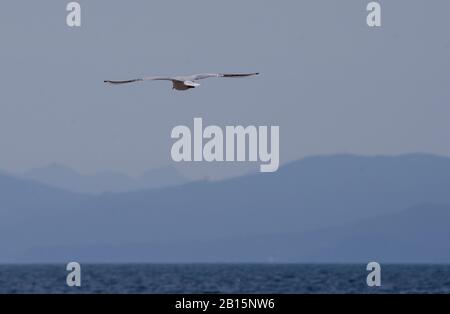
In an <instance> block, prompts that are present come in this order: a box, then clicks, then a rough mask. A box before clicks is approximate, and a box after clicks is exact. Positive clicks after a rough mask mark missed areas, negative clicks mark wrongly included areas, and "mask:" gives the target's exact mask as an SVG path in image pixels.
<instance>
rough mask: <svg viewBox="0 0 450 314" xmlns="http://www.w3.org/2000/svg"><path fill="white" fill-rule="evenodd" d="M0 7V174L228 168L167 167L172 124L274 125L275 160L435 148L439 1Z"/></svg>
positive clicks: (449, 130) (446, 123) (442, 66)
mask: <svg viewBox="0 0 450 314" xmlns="http://www.w3.org/2000/svg"><path fill="white" fill-rule="evenodd" d="M68 2H69V1H61V0H53V1H51V0H46V1H22V0H5V1H2V3H1V10H0V73H1V75H0V86H1V90H0V169H3V170H6V171H10V172H21V171H24V170H25V169H29V168H33V167H39V166H43V165H46V164H48V163H51V162H59V163H63V164H66V165H68V166H71V167H73V168H75V169H77V170H78V171H80V172H83V173H90V172H96V171H102V170H113V171H119V172H124V173H128V174H131V175H137V174H140V173H142V172H143V171H144V170H147V169H151V168H157V167H161V166H167V165H173V166H177V167H178V168H179V169H180V170H182V171H183V172H184V173H185V174H188V175H190V176H194V177H203V176H210V177H222V176H225V175H236V174H239V173H240V172H241V171H248V170H249V169H252V168H255V169H256V166H257V164H254V165H252V166H248V165H246V166H244V167H242V166H239V165H237V164H228V165H224V164H217V163H215V164H211V165H206V164H200V165H194V164H191V163H188V164H175V163H173V162H172V161H171V159H170V147H171V145H172V143H173V140H171V139H170V132H171V129H172V128H173V127H174V126H176V125H179V124H187V125H192V122H193V118H194V117H202V118H203V120H204V124H215V125H238V124H242V125H279V126H280V136H281V140H280V148H281V152H280V155H281V162H282V163H286V162H288V161H290V160H294V159H298V158H301V157H303V156H307V155H312V154H324V153H326V154H329V153H342V152H347V153H358V154H399V153H405V152H429V153H437V154H442V155H447V156H450V84H449V83H450V57H449V56H450V32H449V30H450V24H449V19H448V14H449V13H448V12H450V2H449V1H448V0H441V1H439V0H435V1H425V0H421V1H412V0H402V1H400V0H397V1H381V3H382V10H383V11H382V14H383V15H382V23H383V25H382V27H381V29H370V28H369V27H368V26H367V25H366V11H365V6H366V4H367V3H368V2H369V1H364V0H363V1H362V0H352V1H350V0H348V1H334V0H326V1H318V0H310V1H299V0H292V1H286V0H285V1H261V0H252V1H250V0H247V1H237V0H236V1H209V0H203V1H197V0H191V1H167V0H164V1H163V0H161V1H153V0H152V1H147V0H142V1H137V0H136V1H111V0H95V1H86V0H83V1H79V2H80V3H81V5H82V27H81V28H79V29H72V28H69V27H68V26H67V25H66V14H67V12H66V11H65V6H66V4H67V3H68ZM246 71H251V72H253V71H259V72H261V76H259V77H256V78H250V79H245V80H232V79H229V80H226V79H223V80H221V81H220V80H206V81H203V82H202V86H201V87H200V88H198V89H195V90H191V91H188V92H176V91H172V90H171V86H170V83H167V82H152V83H146V84H136V85H128V86H106V85H104V83H103V80H104V79H128V78H134V77H140V76H149V75H175V74H190V73H198V72H246Z"/></svg>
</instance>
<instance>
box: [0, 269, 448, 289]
mask: <svg viewBox="0 0 450 314" xmlns="http://www.w3.org/2000/svg"><path fill="white" fill-rule="evenodd" d="M381 267H382V268H381V284H382V286H381V287H373V288H369V287H367V285H366V276H367V274H368V273H369V272H368V271H366V265H362V264H354V265H342V264H338V265H318V264H311V265H309V264H283V265H281V264H261V265H260V264H225V265H222V264H166V265H162V264H161V265H160V264H142V265H141V264H123V265H122V264H117V265H107V264H105V265H94V264H82V265H81V285H82V286H81V287H72V288H69V287H67V285H66V276H67V274H68V273H69V272H68V271H66V269H65V265H62V264H61V265H0V293H450V265H382V266H381Z"/></svg>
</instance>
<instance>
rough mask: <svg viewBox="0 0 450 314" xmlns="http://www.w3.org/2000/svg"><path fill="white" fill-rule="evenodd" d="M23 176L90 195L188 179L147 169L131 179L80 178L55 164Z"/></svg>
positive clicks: (172, 172) (170, 171) (109, 176)
mask: <svg viewBox="0 0 450 314" xmlns="http://www.w3.org/2000/svg"><path fill="white" fill-rule="evenodd" d="M23 177H24V178H25V179H32V180H35V181H37V182H41V183H44V184H47V185H50V186H53V187H57V188H62V189H65V190H68V191H72V192H76V193H89V194H100V193H105V192H111V193H113V192H127V191H133V190H145V189H153V188H161V187H167V186H172V185H179V184H184V183H186V182H188V179H187V178H185V177H183V176H182V175H181V174H180V173H179V172H178V171H177V170H176V169H174V168H171V167H164V168H159V169H154V170H149V171H146V172H145V173H144V174H143V175H142V176H140V177H137V178H133V177H129V176H126V175H124V174H120V173H115V172H98V173H95V174H91V175H81V174H79V173H78V172H76V171H75V170H73V169H72V168H70V167H67V166H64V165H60V164H57V163H52V164H50V165H48V166H46V167H43V168H35V169H31V170H28V171H27V172H25V173H24V175H23Z"/></svg>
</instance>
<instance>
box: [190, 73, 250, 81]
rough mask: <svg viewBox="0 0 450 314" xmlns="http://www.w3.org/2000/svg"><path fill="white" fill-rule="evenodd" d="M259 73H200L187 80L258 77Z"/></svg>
mask: <svg viewBox="0 0 450 314" xmlns="http://www.w3.org/2000/svg"><path fill="white" fill-rule="evenodd" d="M258 74H259V72H255V73H232V74H225V73H202V74H194V75H191V76H189V80H191V81H196V80H203V79H207V78H211V77H247V76H253V75H258Z"/></svg>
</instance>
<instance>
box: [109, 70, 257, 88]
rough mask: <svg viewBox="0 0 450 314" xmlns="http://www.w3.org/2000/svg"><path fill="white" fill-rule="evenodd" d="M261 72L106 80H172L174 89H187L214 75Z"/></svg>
mask: <svg viewBox="0 0 450 314" xmlns="http://www.w3.org/2000/svg"><path fill="white" fill-rule="evenodd" d="M258 74H259V73H258V72H256V73H239V74H223V73H202V74H194V75H187V76H174V77H164V76H150V77H144V78H138V79H133V80H126V81H109V80H107V81H104V82H105V83H108V84H114V85H118V84H128V83H134V82H143V81H172V89H176V90H187V89H191V88H196V87H198V86H200V84H199V83H198V82H197V81H198V80H203V79H207V78H212V77H247V76H253V75H258Z"/></svg>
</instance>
